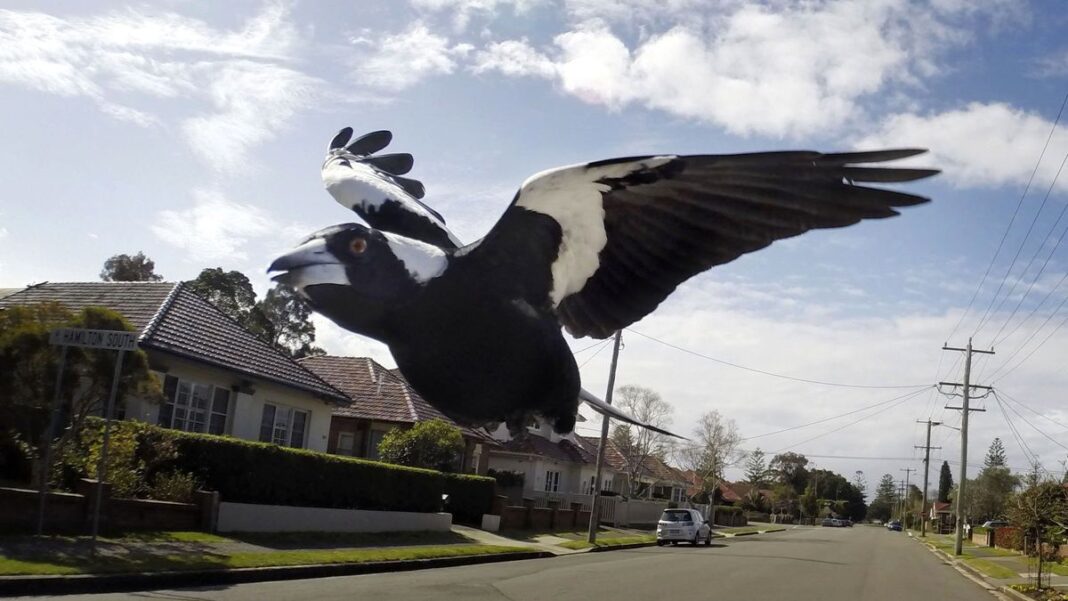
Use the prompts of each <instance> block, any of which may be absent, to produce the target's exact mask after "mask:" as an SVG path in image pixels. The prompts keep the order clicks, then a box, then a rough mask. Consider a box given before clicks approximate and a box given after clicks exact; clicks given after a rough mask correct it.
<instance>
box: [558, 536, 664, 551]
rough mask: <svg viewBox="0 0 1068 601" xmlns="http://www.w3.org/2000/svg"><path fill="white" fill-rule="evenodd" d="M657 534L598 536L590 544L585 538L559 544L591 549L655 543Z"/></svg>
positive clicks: (569, 547) (567, 546) (567, 547)
mask: <svg viewBox="0 0 1068 601" xmlns="http://www.w3.org/2000/svg"><path fill="white" fill-rule="evenodd" d="M655 542H656V535H655V534H641V535H638V536H615V537H600V536H599V537H597V542H596V543H594V544H592V545H591V544H590V543H588V542H586V541H585V540H569V541H567V542H566V543H560V544H559V545H558V546H560V547H564V548H565V549H589V548H591V547H617V546H619V545H632V544H638V543H655Z"/></svg>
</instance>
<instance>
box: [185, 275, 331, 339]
mask: <svg viewBox="0 0 1068 601" xmlns="http://www.w3.org/2000/svg"><path fill="white" fill-rule="evenodd" d="M187 284H188V286H189V288H190V289H191V290H193V292H195V293H197V294H198V295H200V296H201V297H202V298H204V299H205V300H207V301H208V302H210V303H211V304H213V305H215V308H217V309H219V310H220V311H222V312H223V313H226V314H227V315H229V316H230V317H232V318H233V319H234V320H235V321H237V322H238V323H239V324H241V325H242V326H243V327H244V328H245V329H246V330H248V331H250V332H252V333H253V334H255V335H256V336H257V337H259V338H261V339H263V340H264V341H266V342H268V343H270V345H271V346H273V347H275V348H276V349H278V350H280V351H282V352H283V353H285V354H287V355H289V356H291V357H294V358H300V357H310V356H314V355H323V354H326V352H325V351H324V350H323V349H321V348H319V347H317V346H315V344H314V343H315V324H313V323H312V322H311V313H312V311H311V307H310V306H309V305H308V303H307V302H306V301H305V300H304V299H303V298H302V297H301V296H300V295H298V294H297V293H296V292H294V291H293V290H292V289H291V288H288V287H286V286H281V285H278V286H275V287H274V288H272V289H270V290H268V291H267V294H266V295H265V296H264V298H263V300H261V301H257V300H256V291H255V290H254V289H253V288H252V282H250V281H249V279H248V277H246V276H245V274H243V273H241V272H240V271H223V269H222V268H221V267H213V268H209V269H204V270H202V271H201V272H200V275H198V276H197V278H196V279H195V280H191V281H189V282H187Z"/></svg>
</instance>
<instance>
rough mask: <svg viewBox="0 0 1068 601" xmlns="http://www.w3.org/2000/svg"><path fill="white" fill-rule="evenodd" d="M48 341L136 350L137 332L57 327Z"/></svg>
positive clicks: (70, 344) (57, 343) (88, 346)
mask: <svg viewBox="0 0 1068 601" xmlns="http://www.w3.org/2000/svg"><path fill="white" fill-rule="evenodd" d="M48 342H49V343H51V344H55V345H61V346H80V347H84V348H102V349H110V350H113V351H134V350H137V332H127V331H125V330H83V329H80V328H58V329H55V330H52V332H51V334H50V335H49V337H48Z"/></svg>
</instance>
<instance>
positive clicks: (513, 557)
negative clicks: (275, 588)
mask: <svg viewBox="0 0 1068 601" xmlns="http://www.w3.org/2000/svg"><path fill="white" fill-rule="evenodd" d="M545 557H553V554H552V553H549V552H548V551H520V552H514V553H498V554H492V555H468V556H461V557H438V558H431V559H409V560H401V561H375V562H364V563H335V564H319V565H306V566H273V567H262V568H236V569H232V570H189V571H171V572H142V573H133V574H75V575H68V576H3V577H0V596H5V597H13V596H23V595H70V594H83V593H116V592H132V591H144V590H156V589H170V588H190V587H199V586H215V585H229V584H244V583H248V582H267V581H274V580H301V579H306V578H326V577H330V576H354V575H359V574H377V573H386V572H407V571H411V570H426V569H431V568H449V567H457V566H468V565H477V564H483V563H498V562H504V561H519V560H524V559H542V558H545Z"/></svg>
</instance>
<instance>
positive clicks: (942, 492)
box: [938, 461, 953, 503]
mask: <svg viewBox="0 0 1068 601" xmlns="http://www.w3.org/2000/svg"><path fill="white" fill-rule="evenodd" d="M952 490H953V474H952V473H950V471H949V462H948V461H943V462H942V471H940V472H939V473H938V502H939V503H949V493H950V491H952Z"/></svg>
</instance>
